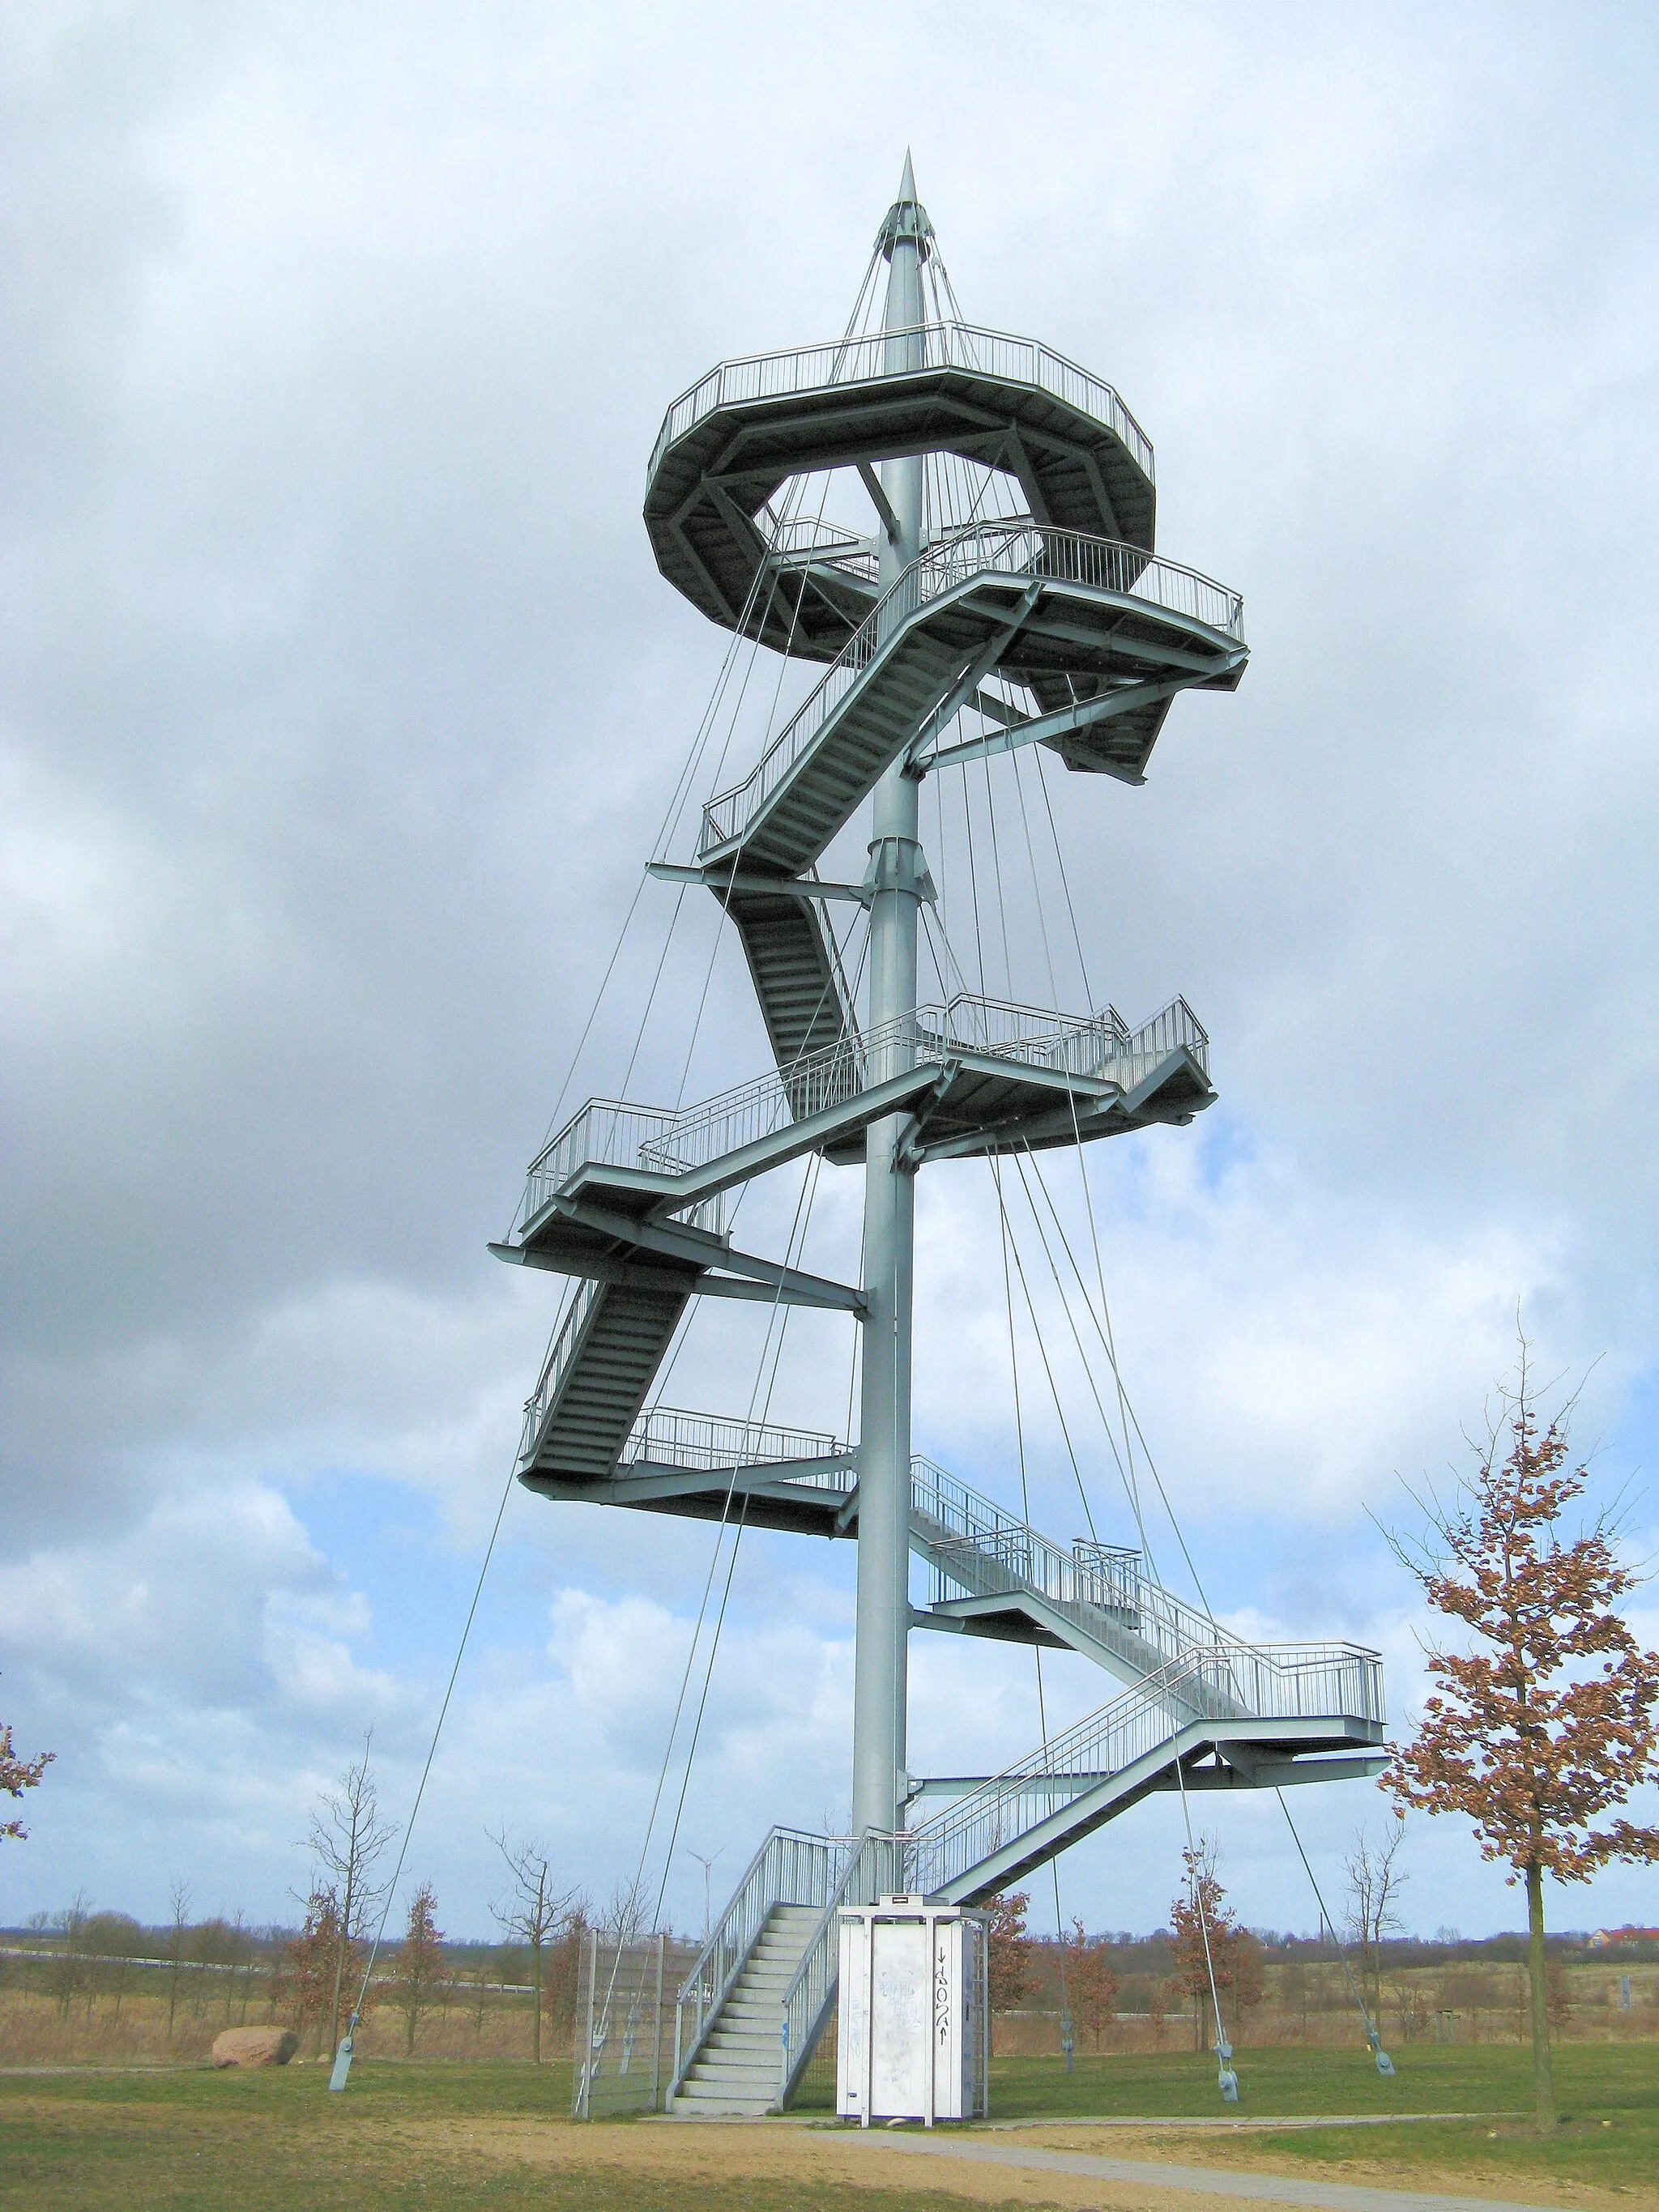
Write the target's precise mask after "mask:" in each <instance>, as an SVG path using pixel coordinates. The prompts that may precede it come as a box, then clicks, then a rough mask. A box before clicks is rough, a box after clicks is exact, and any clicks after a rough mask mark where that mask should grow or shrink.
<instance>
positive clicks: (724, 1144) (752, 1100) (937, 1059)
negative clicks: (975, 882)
mask: <svg viewBox="0 0 1659 2212" xmlns="http://www.w3.org/2000/svg"><path fill="white" fill-rule="evenodd" d="M1176 1051H1185V1052H1187V1053H1188V1054H1191V1056H1192V1058H1193V1059H1194V1061H1195V1062H1196V1063H1197V1065H1198V1066H1199V1067H1200V1069H1201V1070H1202V1071H1203V1073H1205V1074H1206V1076H1207V1075H1208V1073H1209V1064H1210V1041H1209V1038H1208V1036H1207V1035H1206V1032H1205V1029H1204V1025H1203V1024H1202V1023H1201V1022H1200V1020H1199V1018H1198V1017H1197V1015H1196V1014H1194V1012H1193V1010H1192V1008H1191V1007H1190V1006H1188V1004H1187V1001H1186V1000H1185V999H1175V1000H1171V1002H1170V1005H1169V1006H1165V1007H1164V1008H1163V1009H1162V1011H1161V1012H1158V1013H1156V1014H1154V1015H1153V1016H1152V1018H1151V1019H1150V1020H1148V1021H1146V1022H1144V1023H1143V1024H1141V1026H1140V1027H1139V1029H1138V1030H1130V1029H1129V1028H1128V1026H1127V1024H1126V1023H1125V1022H1124V1020H1123V1018H1122V1016H1121V1014H1120V1013H1119V1012H1117V1009H1116V1008H1115V1006H1107V1007H1105V1008H1103V1010H1102V1011H1101V1012H1099V1013H1097V1014H1085V1015H1069V1014H1054V1013H1049V1012H1045V1011H1044V1010H1043V1009H1042V1008H1041V1007H1036V1006H1014V1005H1012V1003H1011V1002H1009V1001H1008V1000H1000V999H983V998H978V997H975V996H974V995H972V994H969V993H966V992H963V993H961V994H958V995H957V997H956V998H954V999H952V1000H950V1001H949V1002H948V1003H947V1004H946V1005H944V1006H918V1007H917V1009H916V1011H915V1013H914V1014H904V1015H901V1016H899V1017H898V1018H897V1019H896V1020H895V1021H891V1022H887V1023H884V1024H882V1025H881V1027H880V1028H878V1029H875V1030H866V1031H863V1032H858V1031H846V1030H844V1031H843V1032H842V1035H841V1036H840V1037H838V1038H837V1039H836V1042H835V1043H834V1044H830V1045H826V1046H824V1047H823V1049H822V1050H821V1051H819V1052H815V1053H809V1054H806V1055H805V1057H803V1058H802V1059H800V1060H794V1061H792V1062H791V1064H790V1066H788V1068H787V1070H784V1071H782V1072H779V1071H776V1070H774V1071H773V1072H771V1073H768V1074H766V1075H762V1076H757V1077H756V1078H755V1079H753V1080H752V1081H750V1082H748V1083H743V1084H738V1085H736V1086H735V1087H734V1088H733V1089H732V1090H730V1091H722V1092H721V1093H720V1095H719V1096H718V1097H714V1098H710V1099H706V1100H704V1101H703V1102H702V1103H700V1104H697V1105H694V1106H687V1107H684V1108H683V1109H679V1110H678V1111H671V1110H669V1109H659V1108H656V1107H650V1106H637V1105H633V1104H630V1103H629V1102H628V1101H627V1100H625V1099H616V1098H590V1099H589V1100H588V1101H587V1102H586V1104H585V1105H583V1106H582V1107H580V1108H579V1109H578V1110H577V1111H576V1113H574V1115H572V1116H571V1118H570V1120H569V1121H568V1122H566V1124H565V1126H564V1127H563V1128H562V1129H561V1130H560V1132H559V1133H558V1134H557V1136H556V1137H555V1138H554V1139H552V1140H551V1142H550V1144H548V1145H546V1146H544V1147H543V1149H542V1151H541V1152H538V1154H537V1155H536V1157H535V1158H534V1159H533V1160H532V1162H531V1164H530V1166H529V1169H528V1171H527V1174H526V1185H525V1198H524V1206H523V1209H522V1212H520V1225H521V1226H524V1225H528V1224H529V1223H530V1222H531V1221H532V1220H534V1218H536V1216H537V1214H538V1213H539V1212H541V1210H542V1208H543V1207H544V1206H546V1205H547V1204H548V1202H549V1200H551V1199H553V1198H555V1197H556V1196H557V1194H559V1193H560V1192H561V1191H562V1189H563V1188H564V1187H565V1185H566V1184H567V1183H568V1182H569V1181H570V1179H571V1178H572V1176H574V1175H575V1174H576V1173H577V1172H578V1171H579V1170H580V1169H582V1168H584V1167H626V1168H635V1169H641V1170H645V1171H646V1172H647V1173H650V1174H654V1175H660V1176H678V1175H686V1174H690V1173H691V1172H692V1171H694V1170H696V1169H698V1168H702V1167H707V1166H708V1165H709V1164H711V1163H712V1162H714V1161H716V1160H718V1159H720V1158H724V1157H725V1155H726V1154H727V1153H729V1152H736V1151H738V1150H739V1149H741V1147H743V1146H745V1145H751V1144H755V1143H757V1142H759V1141H760V1139H763V1138H765V1137H769V1136H771V1135H773V1134H774V1133H775V1132H776V1131H778V1130H780V1129H783V1128H787V1127H788V1126H789V1125H790V1124H791V1123H792V1122H794V1121H804V1120H805V1118H806V1117H807V1116H808V1115H812V1114H818V1113H823V1112H825V1111H827V1110H828V1109H830V1108H832V1107H836V1106H844V1105H847V1104H848V1103H850V1102H851V1101H852V1100H853V1099H854V1098H856V1097H859V1096H860V1093H861V1092H863V1091H870V1090H873V1089H874V1088H875V1087H876V1086H877V1085H879V1084H882V1083H885V1082H886V1081H888V1080H889V1079H890V1077H892V1076H895V1075H900V1074H906V1073H909V1072H910V1071H911V1070H912V1069H914V1068H916V1067H919V1066H944V1065H945V1063H946V1062H947V1061H949V1060H951V1059H952V1058H954V1057H955V1056H957V1054H961V1053H964V1052H971V1053H977V1054H981V1056H982V1057H985V1058H988V1059H994V1060H1012V1061H1014V1062H1016V1063H1018V1064H1019V1065H1022V1066H1028V1067H1041V1068H1043V1069H1045V1070H1047V1071H1048V1072H1049V1073H1054V1074H1060V1075H1073V1076H1078V1077H1082V1078H1085V1079H1088V1080H1090V1081H1095V1082H1107V1083H1114V1084H1115V1085H1117V1086H1118V1087H1119V1088H1120V1089H1121V1091H1124V1092H1125V1093H1126V1094H1127V1092H1129V1091H1133V1090H1134V1088H1135V1087H1136V1085H1138V1084H1139V1083H1141V1082H1142V1081H1144V1079H1145V1078H1146V1075H1147V1074H1148V1073H1151V1071H1152V1069H1153V1068H1154V1067H1156V1066H1159V1065H1160V1064H1161V1063H1162V1062H1163V1061H1164V1060H1168V1059H1169V1058H1170V1055H1171V1054H1173V1053H1175V1052H1176ZM718 1203H719V1201H718V1200H714V1199H709V1200H704V1201H703V1202H702V1205H701V1206H698V1207H697V1208H696V1209H695V1210H688V1211H687V1213H686V1218H687V1219H689V1220H690V1221H692V1222H694V1223H695V1224H696V1225H699V1226H706V1227H715V1226H718V1223H719V1220H720V1216H719V1215H718V1214H716V1213H714V1212H712V1211H711V1209H713V1208H714V1207H715V1206H717V1205H718Z"/></svg>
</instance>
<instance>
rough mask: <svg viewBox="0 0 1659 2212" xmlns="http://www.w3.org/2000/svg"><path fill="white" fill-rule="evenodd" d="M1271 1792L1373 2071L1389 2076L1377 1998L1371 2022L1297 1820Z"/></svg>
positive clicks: (1277, 1792) (1390, 2063)
mask: <svg viewBox="0 0 1659 2212" xmlns="http://www.w3.org/2000/svg"><path fill="white" fill-rule="evenodd" d="M1273 1795H1274V1796H1275V1797H1277V1798H1278V1800H1279V1811H1280V1812H1281V1813H1282V1814H1284V1815H1285V1826H1286V1827H1287V1828H1288V1829H1289V1830H1290V1832H1291V1842H1292V1843H1294V1844H1295V1845H1296V1852H1297V1857H1298V1858H1299V1859H1300V1860H1301V1862H1302V1864H1303V1867H1304V1870H1305V1872H1306V1874H1307V1877H1308V1880H1309V1881H1310V1883H1312V1885H1313V1893H1314V1902H1315V1903H1316V1905H1318V1907H1319V1923H1320V1926H1321V1927H1322V1929H1329V1930H1330V1937H1331V1942H1332V1943H1333V1945H1334V1947H1335V1950H1336V1955H1337V1957H1338V1959H1339V1960H1340V1962H1341V1966H1342V1972H1343V1976H1344V1978H1345V1979H1346V1982H1347V1984H1348V1994H1349V1995H1350V1996H1352V1999H1353V2001H1354V2002H1355V2003H1356V2004H1357V2005H1358V2008H1359V2017H1360V2018H1361V2020H1363V2021H1364V2023H1365V2040H1366V2042H1367V2043H1368V2044H1370V2047H1371V2056H1372V2057H1373V2058H1375V2059H1376V2070H1377V2072H1378V2073H1379V2074H1384V2075H1392V2074H1393V2072H1394V2061H1393V2059H1392V2058H1390V2057H1389V2054H1388V2052H1387V2051H1384V2049H1383V2022H1382V2007H1381V2002H1380V2001H1379V2003H1378V2008H1377V2011H1378V2016H1377V2019H1376V2021H1375V2022H1373V2021H1372V2019H1371V2015H1370V2009H1369V2008H1368V2007H1367V2005H1366V2002H1365V2000H1364V1997H1363V1996H1361V1995H1360V1992H1359V1990H1358V1989H1357V1988H1356V1987H1355V1985H1354V1978H1353V1975H1352V1972H1350V1970H1349V1966H1348V1954H1347V1953H1346V1951H1345V1950H1344V1949H1343V1948H1342V1939H1341V1937H1340V1936H1339V1935H1338V1934H1337V1932H1336V1923H1335V1922H1334V1920H1333V1919H1332V1918H1331V1916H1330V1914H1329V1913H1328V1911H1326V1910H1325V1900H1324V1899H1323V1897H1322V1896H1321V1894H1320V1891H1319V1883H1318V1881H1317V1879H1316V1876H1315V1874H1314V1870H1313V1868H1312V1866H1311V1865H1310V1863H1309V1859H1308V1854H1307V1852H1306V1851H1305V1850H1304V1849H1303V1846H1302V1838H1301V1837H1300V1836H1299V1835H1298V1834H1297V1826H1296V1822H1295V1821H1294V1820H1291V1808H1290V1807H1289V1806H1288V1805H1287V1804H1286V1803H1285V1792H1284V1791H1283V1790H1280V1789H1279V1788H1277V1787H1275V1789H1274V1790H1273Z"/></svg>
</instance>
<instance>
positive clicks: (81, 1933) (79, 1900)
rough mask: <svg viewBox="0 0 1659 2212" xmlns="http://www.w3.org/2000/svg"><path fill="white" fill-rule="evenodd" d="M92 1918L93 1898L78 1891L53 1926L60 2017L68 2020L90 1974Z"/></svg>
mask: <svg viewBox="0 0 1659 2212" xmlns="http://www.w3.org/2000/svg"><path fill="white" fill-rule="evenodd" d="M91 1917H92V1899H90V1898H89V1897H88V1895H87V1893H86V1892H85V1890H83V1889H77V1890H76V1893H75V1894H74V1896H73V1897H72V1898H71V1899H70V1901H69V1903H68V1904H67V1905H65V1906H64V1910H63V1911H61V1912H54V1913H53V1915H52V1926H53V1928H54V1929H56V1930H57V1933H58V1947H59V1948H58V1961H57V1975H56V1980H57V1983H58V2018H59V2019H60V2020H67V2019H68V2018H69V2016H70V2005H71V2004H72V2003H73V2002H74V2001H75V1993H76V1990H78V1989H79V1988H80V1986H81V1984H82V1980H83V1979H84V1978H85V1977H86V1973H87V1951H88V1942H87V1923H88V1920H90V1918H91Z"/></svg>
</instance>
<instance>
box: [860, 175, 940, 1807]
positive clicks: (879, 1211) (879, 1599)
mask: <svg viewBox="0 0 1659 2212" xmlns="http://www.w3.org/2000/svg"><path fill="white" fill-rule="evenodd" d="M923 222H924V218H923V216H922V214H921V210H920V208H919V207H918V206H917V204H916V197H915V180H914V179H913V177H912V175H911V170H910V161H909V157H908V155H906V157H905V163H904V177H903V181H902V183H901V185H900V186H899V197H898V204H897V205H896V207H895V209H894V210H893V211H892V213H891V214H890V216H889V217H888V223H887V236H888V239H889V241H890V242H889V245H888V272H887V303H886V312H885V314H884V328H885V329H886V330H887V331H889V332H890V333H899V332H903V333H906V335H903V336H898V335H890V336H889V337H888V339H887V343H886V361H885V366H886V368H887V369H888V371H889V373H894V372H899V371H903V370H906V369H909V368H920V367H921V338H920V336H919V335H916V332H917V326H918V325H920V324H921V321H922V320H923V307H922V293H921V258H922V253H923V251H924V241H923V238H922V235H921V231H922V224H923ZM922 465H923V464H922V460H921V456H920V455H919V454H918V455H913V456H907V457H906V458H904V459H900V460H890V461H884V463H883V464H882V469H881V489H882V493H883V495H884V496H883V501H882V504H884V507H885V508H886V510H887V513H885V514H884V517H883V520H884V523H885V524H886V525H887V527H886V528H885V529H884V534H883V538H882V546H881V588H882V589H883V590H884V591H885V590H886V589H887V588H888V586H890V584H892V583H894V582H896V580H897V579H898V578H899V577H900V576H901V575H902V574H903V572H904V570H905V569H906V568H908V565H909V564H910V562H912V561H914V560H915V558H916V557H917V556H918V554H919V553H920V551H921V491H922ZM919 797H920V787H919V786H918V785H917V783H916V782H915V780H914V779H913V778H911V777H910V776H908V775H906V774H905V772H904V769H903V766H902V762H895V763H893V765H892V766H891V767H890V769H887V771H886V773H885V774H884V775H883V776H882V778H881V781H879V782H878V784H877V786H876V791H875V812H874V819H873V823H872V830H873V835H872V839H871V844H870V860H871V872H870V875H869V876H868V877H867V878H866V881H867V882H869V883H870V884H871V885H872V896H871V907H870V1024H871V1027H872V1030H874V1029H878V1028H879V1027H880V1025H881V1024H884V1023H886V1022H891V1021H897V1020H900V1019H907V1020H909V1021H911V1022H914V1019H915V1009H916V913H917V908H918V906H919V904H920V898H919V890H920V885H921V880H922V875H923V869H922V861H921V848H920V845H919V844H918V842H917V838H916V829H917V815H918V801H919ZM904 1128H905V1116H904V1115H899V1114H895V1115H888V1116H887V1117H886V1118H885V1119H884V1120H883V1121H877V1122H874V1123H872V1126H871V1127H870V1129H869V1132H868V1133H867V1135H866V1140H865V1168H864V1269H865V1285H866V1297H867V1298H868V1301H869V1313H868V1319H867V1321H866V1326H865V1332H864V1389H863V1398H862V1423H861V1426H860V1445H859V1538H858V1543H859V1573H858V1640H857V1645H856V1650H855V1658H854V1691H853V1827H854V1832H855V1833H857V1832H863V1831H864V1830H866V1829H870V1828H874V1829H878V1830H879V1831H881V1832H883V1833H884V1834H890V1833H891V1832H892V1831H893V1830H894V1829H896V1827H897V1826H899V1824H900V1819H901V1815H902V1808H903V1806H904V1803H905V1800H906V1798H907V1796H908V1793H909V1778H908V1774H907V1772H906V1768H905V1758H906V1754H905V1707H906V1696H907V1686H906V1676H907V1659H908V1651H907V1639H908V1634H909V1622H910V1604H909V1588H910V1353H911V1301H912V1285H913V1277H914V1267H915V1179H914V1177H913V1176H910V1175H908V1174H907V1173H906V1172H905V1170H904V1169H903V1166H902V1164H901V1162H900V1159H899V1146H900V1142H901V1139H902V1136H903V1133H904Z"/></svg>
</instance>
